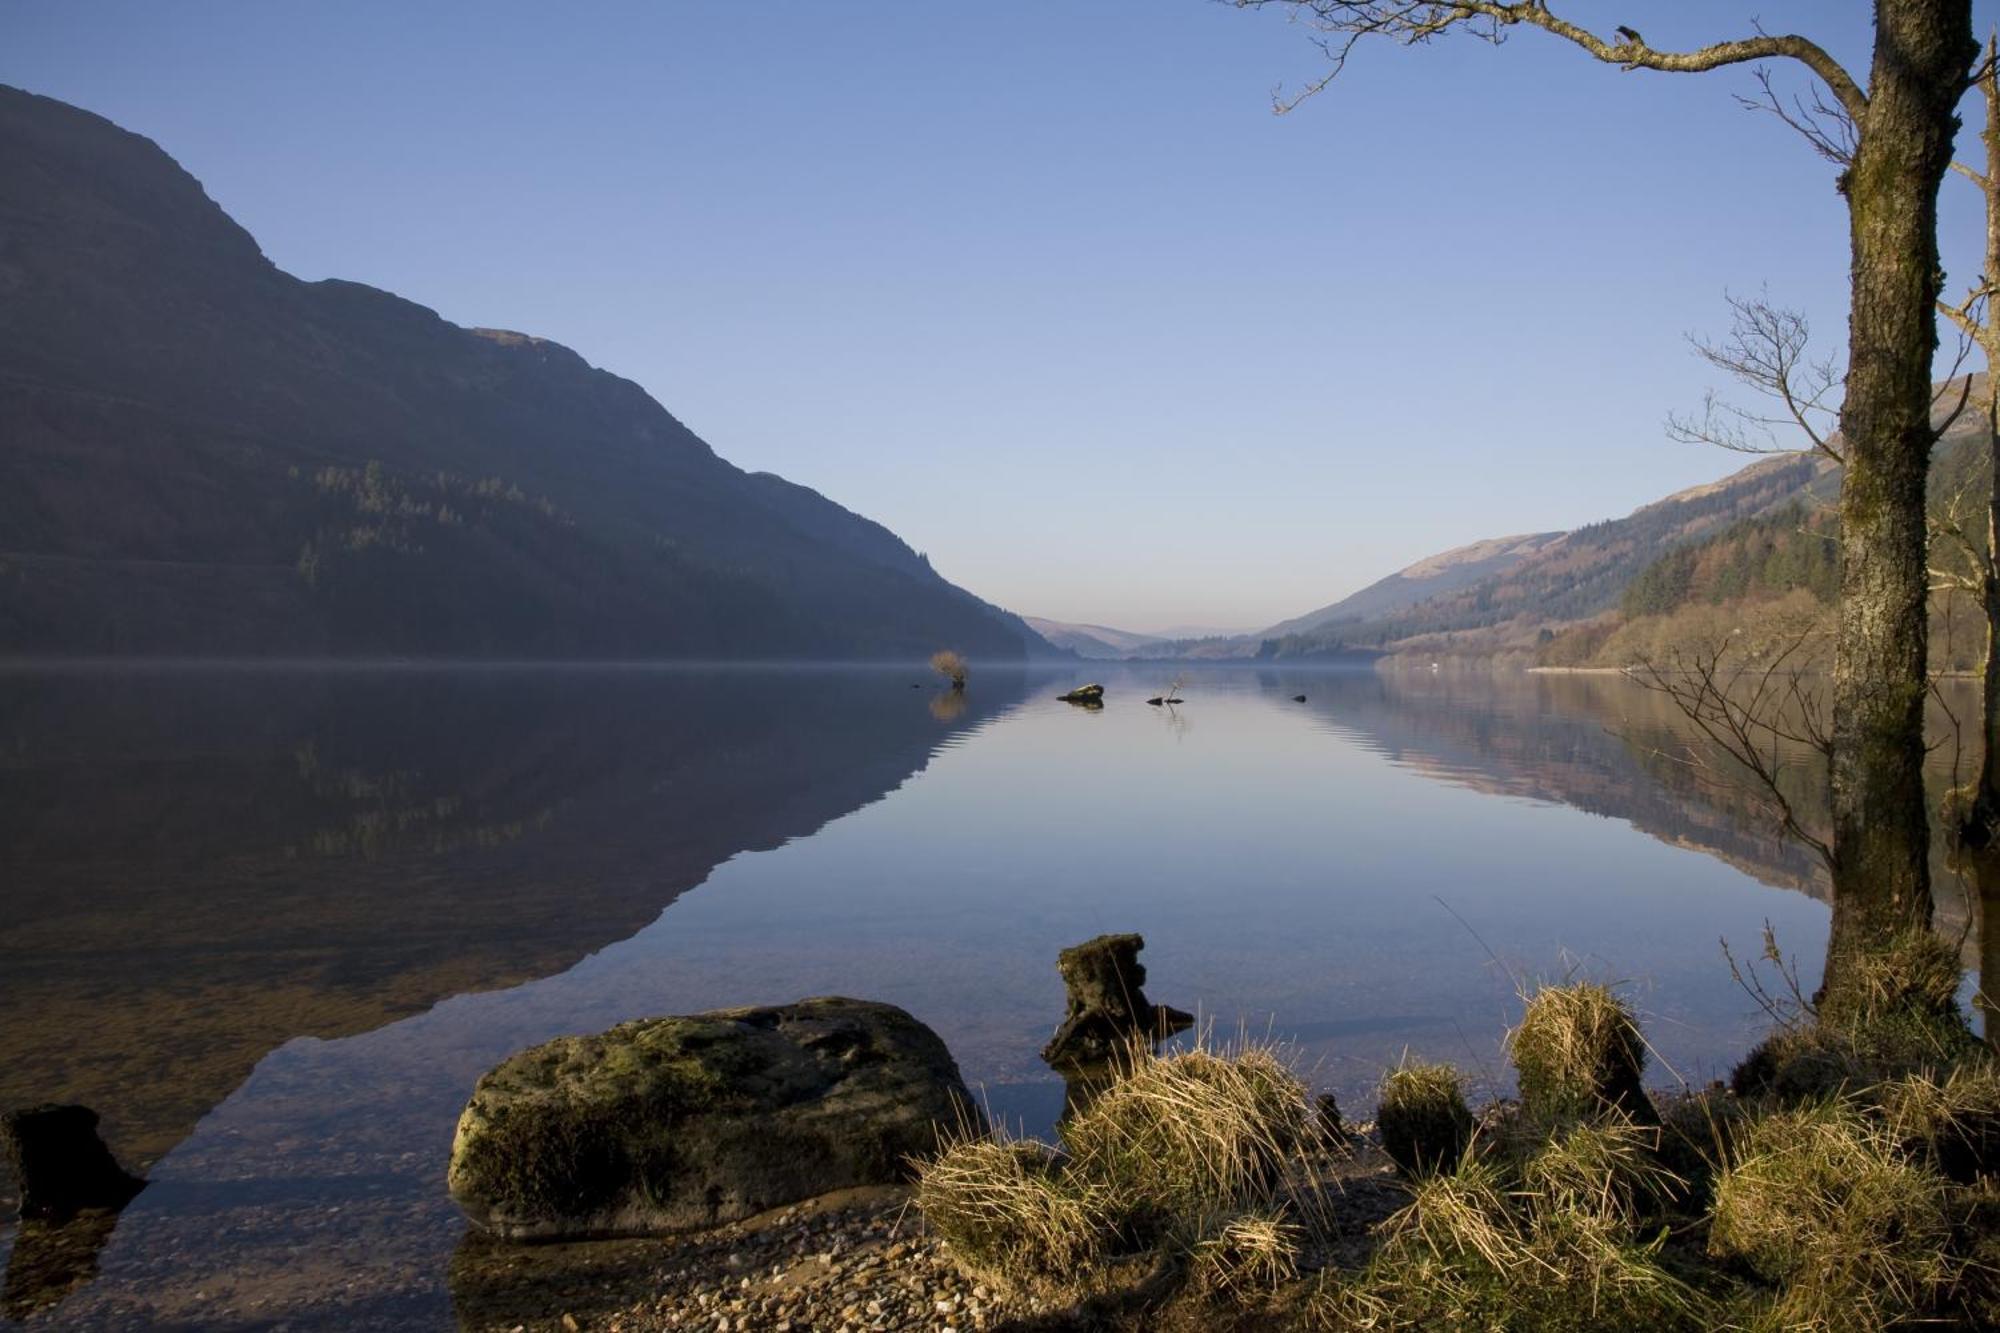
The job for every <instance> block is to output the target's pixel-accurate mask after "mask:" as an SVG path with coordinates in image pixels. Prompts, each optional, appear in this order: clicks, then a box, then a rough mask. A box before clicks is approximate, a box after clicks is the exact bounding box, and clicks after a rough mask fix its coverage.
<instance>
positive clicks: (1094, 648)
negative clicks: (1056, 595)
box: [1023, 616, 1164, 661]
mask: <svg viewBox="0 0 2000 1333" xmlns="http://www.w3.org/2000/svg"><path fill="white" fill-rule="evenodd" d="M1023 619H1025V620H1026V621H1027V622H1028V627H1029V628H1030V629H1032V630H1034V631H1035V633H1037V634H1039V635H1041V636H1042V637H1043V638H1044V639H1047V640H1048V641H1049V642H1050V643H1052V644H1054V645H1055V646H1056V647H1058V648H1067V649H1069V650H1070V651H1071V652H1073V653H1075V654H1076V655H1077V656H1078V657H1087V658H1093V659H1097V660H1101V661H1110V660H1113V659H1117V658H1122V657H1133V656H1140V655H1143V654H1144V653H1145V652H1146V651H1147V650H1148V649H1151V648H1154V647H1156V646H1158V645H1159V644H1161V643H1163V642H1164V640H1163V639H1162V638H1160V637H1159V636H1156V635H1152V634H1134V633H1132V632H1130V631H1129V630H1122V629H1112V628H1111V627H1110V626H1108V625H1079V624H1073V623H1071V622H1069V621H1065V620H1045V619H1043V618H1042V617H1040V616H1025V617H1023Z"/></svg>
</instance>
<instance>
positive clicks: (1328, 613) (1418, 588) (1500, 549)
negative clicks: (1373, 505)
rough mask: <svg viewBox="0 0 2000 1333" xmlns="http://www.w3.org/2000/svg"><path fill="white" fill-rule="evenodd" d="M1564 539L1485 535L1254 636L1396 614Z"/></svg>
mask: <svg viewBox="0 0 2000 1333" xmlns="http://www.w3.org/2000/svg"><path fill="white" fill-rule="evenodd" d="M1564 535H1565V534H1563V533H1560V532H1536V533H1529V534H1526V535H1523V536H1518V537H1490V538H1487V539H1486V540H1484V541H1477V542H1473V543H1472V544H1471V545H1469V546H1461V547H1458V548H1457V549H1456V550H1451V551H1445V552H1443V553H1442V554H1439V555H1433V556H1426V557H1425V558H1424V559H1422V560H1419V561H1418V562H1417V563H1416V564H1414V565H1410V566H1408V567H1407V568H1404V569H1399V570H1397V571H1396V572H1395V573H1394V574H1391V575H1389V577H1387V578H1385V579H1377V580H1376V581H1375V582H1373V583H1371V584H1369V585H1368V586H1367V587H1365V588H1363V589H1362V590H1361V591H1359V592H1356V593H1350V594H1349V595H1348V596H1346V597H1343V598H1341V599H1340V600H1339V601H1337V602H1335V603H1333V605H1331V606H1323V607H1321V608H1320V609H1319V610H1317V611H1309V612H1307V613H1306V614H1305V615H1302V616H1298V617H1295V618H1294V619H1291V620H1285V621H1280V622H1279V623H1278V624H1276V625H1273V626H1271V628H1269V629H1267V630H1265V631H1264V632H1263V634H1261V635H1260V636H1259V637H1260V638H1266V639H1281V638H1284V637H1285V636H1286V635H1288V634H1308V633H1311V632H1313V631H1315V630H1320V629H1324V628H1326V627H1327V626H1329V625H1331V624H1333V623H1334V622H1336V621H1341V620H1366V619H1369V618H1370V617H1375V616H1384V615H1388V614H1390V613H1392V612H1396V611H1401V610H1403V609H1404V608H1405V607H1410V606H1415V605H1416V604H1417V603H1418V602H1421V601H1424V600H1425V599H1427V598H1430V597H1436V596H1439V595H1441V594H1443V593H1448V592H1454V591H1456V590H1458V589H1460V588H1464V587H1468V586H1470V585H1471V584H1474V583H1478V582H1479V581H1481V580H1482V579H1487V578H1491V577H1493V576H1495V575H1497V574H1504V573H1506V572H1507V571H1508V570H1510V569H1513V568H1514V567H1515V566H1517V565H1519V564H1521V563H1522V562H1523V561H1525V560H1527V559H1528V558H1529V557H1531V556H1534V555H1536V554H1538V553H1540V552H1541V551H1542V550H1543V549H1544V548H1546V547H1547V546H1549V545H1550V544H1552V543H1554V542H1557V541H1560V540H1561V539H1562V538H1563V536H1564Z"/></svg>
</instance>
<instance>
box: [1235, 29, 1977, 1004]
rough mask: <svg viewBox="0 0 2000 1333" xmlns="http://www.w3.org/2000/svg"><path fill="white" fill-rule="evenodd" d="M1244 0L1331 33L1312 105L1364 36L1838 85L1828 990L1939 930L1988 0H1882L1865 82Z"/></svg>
mask: <svg viewBox="0 0 2000 1333" xmlns="http://www.w3.org/2000/svg"><path fill="white" fill-rule="evenodd" d="M1236 3H1237V4H1238V5H1239V7H1242V8H1262V7H1264V6H1266V5H1279V6H1282V7H1284V8H1287V9H1290V10H1291V11H1293V12H1294V14H1295V15H1297V16H1298V17H1299V18H1301V19H1302V20H1303V21H1304V22H1305V23H1307V24H1308V25H1309V26H1310V27H1311V28H1312V29H1314V30H1315V31H1316V33H1317V34H1318V36H1319V38H1320V41H1321V45H1322V47H1323V49H1324V50H1325V52H1326V54H1327V56H1328V58H1329V60H1330V61H1331V68H1330V69H1329V70H1328V71H1327V73H1326V74H1325V76H1324V77H1322V78H1321V79H1320V80H1319V81H1318V82H1317V83H1315V84H1313V85H1312V86H1311V87H1309V88H1308V89H1307V90H1306V93H1305V94H1304V96H1310V95H1311V94H1313V93H1315V92H1317V91H1319V90H1320V89H1322V88H1324V87H1326V86H1327V84H1329V83H1330V82H1331V81H1332V80H1333V79H1334V78H1335V77H1336V76H1337V75H1338V74H1339V72H1340V70H1341V68H1342V67H1343V66H1344V65H1345V63H1346V61H1347V60H1348V58H1349V57H1350V56H1351V55H1352V53H1353V52H1354V50H1355V48H1356V47H1357V46H1358V45H1359V44H1360V43H1361V42H1362V41H1364V40H1366V39H1370V38H1380V39H1385V40H1388V41H1393V42H1397V43H1400V44H1402V45H1405V46H1420V45H1424V44H1427V43H1429V42H1431V41H1434V40H1437V39H1439V38H1442V37H1446V36H1449V35H1453V34H1464V35H1469V36H1473V37H1477V38H1481V39H1483V40H1486V41H1489V42H1494V43H1498V42H1501V41H1504V40H1505V39H1506V38H1507V37H1508V36H1509V35H1510V34H1511V33H1513V32H1514V31H1516V30H1518V29H1523V28H1526V29H1538V30H1540V31H1542V32H1545V33H1548V34H1550V35H1551V36H1554V37H1557V38H1560V39H1561V40H1563V41H1566V42H1568V43H1570V44H1571V45H1572V46H1575V47H1577V48H1578V49H1580V50H1581V51H1583V52H1584V53H1585V54H1586V55H1589V56H1591V57H1592V58H1594V59H1596V60H1599V61H1603V62H1605V63H1607V64H1611V65H1616V66H1618V67H1620V68H1622V69H1625V70H1660V71H1665V72H1669V73H1697V72H1701V71H1705V70H1714V69H1720V68H1723V67H1726V66H1733V65H1740V64H1750V63H1755V62H1760V61H1780V60H1782V61H1789V62H1792V63H1795V64H1798V65H1803V66H1804V67H1805V68H1806V69H1807V70H1808V71H1810V72H1811V74H1812V75H1813V76H1814V77H1815V78H1817V79H1818V81H1819V83H1820V85H1821V86H1822V88H1823V89H1824V92H1823V94H1822V95H1820V96H1819V102H1820V103H1821V104H1824V105H1826V106H1828V107H1832V108H1837V109H1838V111H1839V113H1840V114H1841V115H1844V116H1845V118H1846V120H1847V121H1848V122H1849V123H1850V124H1851V126H1852V142H1851V145H1850V144H1848V143H1846V142H1844V141H1843V140H1841V139H1840V138H1839V137H1838V132H1837V130H1836V131H1833V132H1827V133H1823V134H1822V140H1823V143H1824V145H1825V147H1829V148H1833V149H1835V150H1837V152H1838V154H1839V160H1840V163H1841V167H1840V173H1839V177H1838V180H1837V188H1838V190H1839V192H1840V193H1841V195H1842V196H1843V197H1844V198H1845V199H1846V202H1847V209H1848V219H1849V244H1850V248H1851V251H1852V263H1851V265H1850V269H1849V272H1850V280H1851V288H1850V304H1849V317H1848V354H1847V378H1846V388H1845V393H1844V396H1843V399H1842V403H1841V409H1840V435H1841V439H1842V441H1843V446H1842V453H1843V455H1844V457H1845V459H1846V477H1845V482H1844V484H1843V486H1842V488H1841V498H1840V519H1841V531H1842V536H1843V540H1842V543H1841V578H1840V589H1841V598H1840V614H1839V628H1838V632H1837V634H1836V636H1835V638H1836V641H1835V654H1834V675H1833V696H1834V697H1833V713H1832V728H1831V756H1832V792H1833V837H1832V840H1831V847H1832V851H1833V884H1834V908H1835V910H1834V927H1833V938H1832V940H1831V941H1830V943H1829V945H1828V952H1827V977H1828V983H1829V985H1833V984H1838V983H1839V981H1840V980H1841V979H1842V978H1844V977H1845V976H1846V975H1847V974H1848V973H1849V971H1850V969H1849V968H1848V967H1847V963H1848V961H1849V960H1850V959H1852V958H1854V957H1856V956H1857V955H1860V954H1863V953H1869V952H1875V951H1878V950H1880V949H1881V948H1883V947H1884V946H1885V945H1886V944H1887V943H1888V942H1889V941H1891V940H1893V939H1895V938H1896V937H1897V936H1899V935H1901V934H1902V933H1904V932H1905V931H1907V930H1909V929H1911V928H1912V927H1921V926H1925V925H1928V923H1929V921H1930V918H1931V889H1930V866H1929V821H1928V818H1927V813H1926V810H1925V802H1924V791H1923V758H1924V730H1923V727H1924V698H1925V693H1926V689H1927V686H1928V680H1927V671H1926V666H1927V662H1926V646H1927V645H1926V635H1925V632H1926V624H1925V604H1926V600H1927V595H1928V591H1929V579H1928V576H1927V575H1928V565H1927V561H1926V532H1925V526H1924V518H1925V504H1924V499H1925V477H1926V473H1927V472H1928V470H1929V466H1930V451H1931V444H1932V441H1933V434H1932V428H1931V358H1932V356H1933V354H1934V353H1935V351H1936V348H1937V325H1936V303H1937V300H1938V297H1939V295H1940V293H1941V291H1942V276H1941V274H1940V273H1939V268H1938V245H1937V195H1938V186H1939V183H1940V182H1941V181H1942V180H1943V177H1944V173H1945V171H1946V169H1947V168H1948V166H1949V164H1950V162H1951V152H1952V141H1953V138H1954V136H1955V135H1956V133H1957V130H1958V118H1957V114H1956V108H1957V105H1958V101H1959V98H1960V97H1961V96H1962V95H1963V94H1964V92H1965V91H1966V89H1967V88H1968V87H1969V86H1970V83H1969V75H1970V73H1971V70H1972V66H1973V62H1974V60H1975V59H1976V58H1977V57H1978V55H1979V46H1978V43H1977V41H1976V40H1975V39H1974V38H1973V35H1972V6H1971V0H1876V3H1875V50H1874V55H1873V58H1872V63H1871V66H1870V69H1869V72H1868V79H1867V84H1866V86H1865V87H1864V86H1863V85H1862V83H1861V82H1860V81H1859V80H1857V79H1856V78H1855V77H1854V76H1853V75H1852V74H1850V73H1849V72H1848V71H1847V70H1846V69H1845V68H1844V67H1842V65H1841V64H1840V62H1839V61H1837V60H1835V59H1834V58H1833V56H1832V55H1831V54H1829V53H1828V51H1827V50H1826V49H1825V48H1824V47H1822V46H1820V45H1819V44H1818V43H1817V42H1814V41H1812V40H1810V39H1808V38H1806V37H1802V36H1798V35H1794V34H1772V33H1768V32H1765V31H1763V30H1762V29H1761V28H1758V27H1756V25H1755V24H1754V22H1753V23H1752V25H1751V27H1752V31H1751V34H1750V35H1749V36H1746V37H1740V38H1736V39H1733V40H1727V41H1720V42H1715V43H1713V44H1711V45H1707V46H1703V47H1700V48H1698V49H1695V50H1691V51H1667V50H1661V49H1658V48H1656V47H1653V46H1652V45H1650V44H1649V43H1648V42H1647V41H1646V40H1645V38H1644V37H1643V36H1642V35H1641V34H1640V33H1638V32H1637V31H1636V30H1634V29H1632V28H1630V27H1621V28H1619V29H1617V31H1616V33H1615V35H1614V36H1613V37H1612V38H1605V37H1603V36H1600V35H1598V34H1597V33H1595V32H1593V31H1591V30H1590V29H1589V28H1587V27H1584V26H1582V25H1580V24H1577V23H1574V22H1571V21H1569V20H1568V19H1566V18H1563V17H1561V16H1560V15H1558V13H1557V12H1556V9H1555V7H1554V0H1236ZM1298 100H1300V99H1296V98H1295V99H1293V101H1292V102H1291V103H1289V104H1286V105H1288V106H1289V105H1296V104H1297V101H1298ZM1784 105H1786V106H1787V109H1788V110H1792V111H1794V112H1796V110H1797V108H1796V106H1792V105H1789V104H1784ZM1805 105H1806V107H1807V108H1810V107H1811V106H1812V105H1813V103H1811V102H1808V103H1806V104H1805ZM1822 151H1823V152H1824V151H1825V148H1822Z"/></svg>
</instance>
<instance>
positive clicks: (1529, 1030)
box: [1507, 982, 1654, 1123]
mask: <svg viewBox="0 0 2000 1333" xmlns="http://www.w3.org/2000/svg"><path fill="white" fill-rule="evenodd" d="M1526 1005H1527V1007H1526V1011H1525V1012H1524V1013H1523V1014H1522V1016H1521V1025H1520V1026H1519V1027H1517V1028H1515V1029H1514V1031H1513V1032H1511V1033H1509V1034H1508V1037H1507V1049H1508V1052H1509V1053H1510V1054H1511V1055H1512V1056H1513V1059H1514V1069H1515V1072H1516V1073H1517V1074H1519V1076H1520V1085H1521V1104H1522V1106H1523V1107H1524V1108H1526V1110H1527V1112H1528V1114H1529V1115H1530V1116H1532V1117H1534V1118H1535V1119H1537V1120H1542V1121H1546V1122H1549V1123H1556V1122H1560V1121H1563V1120H1569V1119H1578V1118H1583V1117H1588V1116H1595V1115H1601V1114H1603V1113H1604V1112H1605V1111H1608V1110H1613V1109H1616V1110H1621V1111H1623V1112H1624V1113H1625V1114H1626V1115H1628V1116H1631V1117H1634V1118H1637V1119H1642V1120H1646V1119H1651V1118H1653V1115H1654V1112H1653V1108H1652V1105H1651V1103H1649V1102H1648V1101H1647V1100H1646V1093H1645V1087H1644V1084H1643V1082H1642V1076H1643V1074H1644V1071H1645V1067H1646V1042H1645V1038H1643V1037H1642V1036H1640V1035H1639V1025H1638V1023H1637V1022H1636V1021H1635V1020H1634V1019H1633V1017H1632V1011H1631V1010H1630V1009H1628V1008H1626V1007H1625V1003H1624V1001H1622V1000H1620V999H1619V998H1618V997H1617V996H1616V995H1613V994H1612V993H1611V991H1610V989H1609V988H1607V987H1605V986H1600V985H1598V984H1596V983H1595V982H1577V983H1574V984H1571V985H1567V986H1544V987H1542V988H1541V989H1540V990H1539V991H1537V992H1535V994H1534V995H1532V996H1530V997H1528V998H1527V1001H1526Z"/></svg>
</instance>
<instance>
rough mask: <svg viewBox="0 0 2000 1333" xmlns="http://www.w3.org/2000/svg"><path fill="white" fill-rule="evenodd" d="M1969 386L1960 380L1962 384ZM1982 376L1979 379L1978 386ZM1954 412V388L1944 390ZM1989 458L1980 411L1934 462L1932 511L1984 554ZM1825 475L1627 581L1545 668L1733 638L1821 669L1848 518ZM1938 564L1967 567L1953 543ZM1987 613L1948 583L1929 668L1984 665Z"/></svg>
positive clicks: (1601, 663)
mask: <svg viewBox="0 0 2000 1333" xmlns="http://www.w3.org/2000/svg"><path fill="white" fill-rule="evenodd" d="M1957 383H1962V381H1960V382H1957ZM1981 384H1982V381H1981V379H1980V378H1977V377H1976V378H1975V380H1974V388H1975V389H1979V388H1980V387H1981ZM1939 397H1940V400H1941V402H1942V403H1944V404H1945V406H1946V407H1947V408H1948V407H1949V405H1950V404H1952V403H1955V402H1956V401H1957V399H1958V393H1957V385H1956V383H1955V384H1954V386H1952V391H1951V392H1945V393H1941V394H1940V395H1939ZM1989 467H1990V458H1989V454H1988V446H1987V440H1986V436H1985V420H1984V417H1983V416H1982V415H1981V414H1980V413H1978V412H1977V411H1971V412H1966V413H1962V414H1960V415H1959V416H1958V417H1957V418H1956V419H1955V420H1954V421H1952V422H1951V423H1949V424H1948V425H1947V426H1946V427H1945V429H1944V432H1943V435H1942V437H1941V438H1940V439H1939V441H1938V444H1937V446H1936V448H1935V450H1934V451H1933V453H1932V457H1931V468H1930V475H1929V478H1928V485H1929V492H1930V494H1929V507H1930V511H1931V515H1932V521H1933V523H1934V524H1935V525H1936V527H1937V530H1939V531H1957V532H1961V533H1963V534H1964V536H1965V538H1966V540H1967V541H1968V542H1969V543H1970V544H1971V546H1972V547H1973V548H1974V549H1975V550H1978V551H1981V552H1983V550H1984V547H1985V540H1986V498H1985V497H1986V496H1987V495H1988V494H1989V491H1990V488H1989V477H1990V475H1991V474H1990V472H1989ZM1835 476H1836V474H1828V475H1827V476H1825V477H1824V478H1823V479H1822V481H1821V483H1820V484H1819V486H1818V487H1817V488H1816V490H1815V493H1814V494H1813V495H1810V496H1807V497H1803V498H1802V499H1801V501H1799V502H1795V503H1792V504H1789V505H1785V506H1782V507H1780V508H1777V509H1773V510H1769V511H1766V512H1764V513H1762V514H1758V515H1755V516H1753V517H1750V518H1744V519H1739V520H1737V521H1736V522H1733V523H1730V524H1728V525H1726V526H1724V527H1722V528H1720V529H1716V530H1713V531H1710V532H1708V533H1706V534H1704V535H1702V536H1700V537H1696V538H1694V539H1692V540H1689V541H1686V542H1682V543H1680V544H1678V545H1676V546H1673V547H1671V548H1669V549H1668V550H1667V551H1665V552H1664V553H1662V554H1661V555H1660V556H1659V557H1658V558H1657V559H1655V560H1653V561H1652V562H1651V563H1650V564H1648V565H1646V566H1645V567H1644V568H1643V569H1641V570H1640V571H1639V572H1638V573H1637V574H1635V575H1634V576H1633V577H1632V579H1631V580H1630V581H1629V582H1628V583H1627V584H1626V585H1625V590H1624V592H1623V593H1622V594H1621V595H1620V597H1619V600H1618V605H1617V607H1616V608H1615V610H1612V611H1609V612H1607V613H1606V614H1604V615H1601V616H1597V617H1594V618H1592V619H1590V620H1588V621H1584V622H1581V623H1577V624H1573V625H1571V626H1569V627H1568V628H1566V629H1564V630H1563V631H1562V632H1560V633H1558V634H1556V635H1555V636H1554V637H1553V638H1552V639H1550V640H1549V641H1547V642H1544V643H1541V644H1540V645H1539V647H1538V649H1537V651H1536V660H1537V661H1539V662H1540V663H1541V664H1542V665H1544V666H1559V667H1576V666H1588V667H1627V666H1630V665H1632V664H1634V663H1637V662H1644V661H1661V660H1665V659H1667V658H1669V657H1671V656H1672V654H1673V653H1674V652H1676V651H1677V650H1681V649H1684V648H1686V647H1688V646H1691V645H1704V644H1712V643H1715V642H1717V641H1718V640H1719V639H1720V638H1721V637H1723V636H1728V637H1729V639H1730V641H1731V643H1732V645H1733V646H1734V647H1735V648H1736V649H1737V650H1738V651H1741V652H1744V653H1762V654H1768V653H1774V652H1777V651H1780V650H1782V651H1784V652H1786V653H1787V655H1788V660H1789V661H1791V662H1793V663H1796V664H1800V665H1825V654H1826V652H1827V651H1828V650H1829V648H1830V639H1829V636H1828V635H1827V634H1826V633H1825V631H1827V630H1830V629H1831V627H1832V621H1833V615H1834V607H1835V604H1836V602H1837V600H1838V596H1839V584H1840V568H1839V566H1840V514H1839V511H1838V509H1837V508H1836V507H1835V506H1834V505H1833V504H1832V503H1831V501H1832V499H1833V490H1832V487H1831V486H1830V485H1828V484H1826V483H1828V482H1831V481H1833V480H1834V479H1835ZM1931 561H1932V564H1933V566H1935V567H1941V568H1947V569H1952V570H1954V571H1956V572H1961V573H1963V572H1969V570H1968V567H1967V566H1966V565H1965V563H1964V562H1965V555H1964V552H1963V551H1962V550H1961V548H1960V547H1959V544H1958V542H1957V541H1955V540H1939V541H1937V542H1935V543H1934V544H1933V546H1932V554H1931ZM1984 628H1985V617H1984V615H1983V613H1982V612H1981V611H1980V609H1979V606H1978V604H1977V599H1976V598H1975V597H1973V596H1972V595H1970V594H1969V593H1968V592H1966V591H1964V590H1961V589H1957V588H1951V587H1945V586H1941V587H1939V588H1937V589H1936V590H1934V592H1933V595H1932V598H1931V606H1930V647H1929V655H1930V664H1931V667H1932V669H1933V670H1938V671H1949V672H1976V671H1977V670H1978V669H1979V666H1980V663H1981V662H1982V661H1983V660H1984V657H1985V647H1986V645H1985V633H1984Z"/></svg>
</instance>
